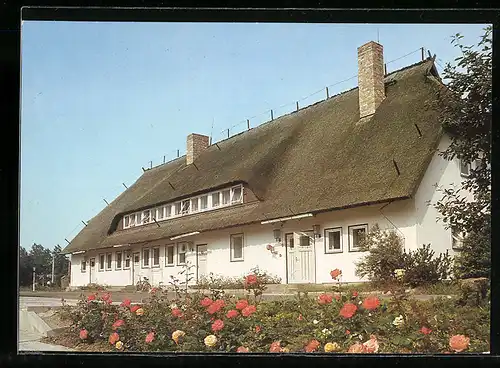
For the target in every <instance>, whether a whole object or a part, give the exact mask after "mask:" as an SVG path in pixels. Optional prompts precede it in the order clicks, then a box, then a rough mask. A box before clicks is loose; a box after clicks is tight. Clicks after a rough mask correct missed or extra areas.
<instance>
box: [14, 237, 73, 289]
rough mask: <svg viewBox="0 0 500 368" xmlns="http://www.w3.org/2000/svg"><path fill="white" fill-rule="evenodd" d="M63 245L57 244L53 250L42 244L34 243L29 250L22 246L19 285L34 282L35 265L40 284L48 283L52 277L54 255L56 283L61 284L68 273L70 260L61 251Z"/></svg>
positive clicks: (28, 284)
mask: <svg viewBox="0 0 500 368" xmlns="http://www.w3.org/2000/svg"><path fill="white" fill-rule="evenodd" d="M61 250H62V249H61V247H60V246H59V245H56V246H55V247H54V249H53V250H50V249H48V248H44V247H43V246H42V245H40V244H36V243H35V244H33V246H32V247H31V250H30V251H29V252H28V251H27V250H26V249H25V248H23V247H21V248H20V250H19V286H31V285H32V284H33V267H35V275H36V282H37V284H38V285H47V282H48V281H51V278H52V258H53V257H54V285H55V286H61V277H62V276H64V275H67V274H68V267H69V260H68V258H66V256H65V255H62V254H60V253H61Z"/></svg>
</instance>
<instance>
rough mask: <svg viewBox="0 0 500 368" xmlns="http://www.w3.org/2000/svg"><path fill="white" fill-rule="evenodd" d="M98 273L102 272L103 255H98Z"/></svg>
mask: <svg viewBox="0 0 500 368" xmlns="http://www.w3.org/2000/svg"><path fill="white" fill-rule="evenodd" d="M99 271H104V254H99Z"/></svg>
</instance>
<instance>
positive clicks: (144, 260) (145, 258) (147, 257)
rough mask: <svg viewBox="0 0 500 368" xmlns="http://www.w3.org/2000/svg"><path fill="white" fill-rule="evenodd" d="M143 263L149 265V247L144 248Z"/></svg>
mask: <svg viewBox="0 0 500 368" xmlns="http://www.w3.org/2000/svg"><path fill="white" fill-rule="evenodd" d="M142 263H143V265H144V266H149V249H144V250H143V252H142Z"/></svg>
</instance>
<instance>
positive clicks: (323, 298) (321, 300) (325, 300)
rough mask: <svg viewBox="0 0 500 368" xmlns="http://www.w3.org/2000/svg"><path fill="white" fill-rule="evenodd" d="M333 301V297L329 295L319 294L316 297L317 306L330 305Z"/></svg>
mask: <svg viewBox="0 0 500 368" xmlns="http://www.w3.org/2000/svg"><path fill="white" fill-rule="evenodd" d="M332 300H333V295H331V294H321V295H320V296H319V297H318V304H330V303H331V302H332Z"/></svg>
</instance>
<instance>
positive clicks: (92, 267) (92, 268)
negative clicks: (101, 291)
mask: <svg viewBox="0 0 500 368" xmlns="http://www.w3.org/2000/svg"><path fill="white" fill-rule="evenodd" d="M89 263H90V267H89V270H90V281H89V282H90V283H91V284H95V281H96V277H95V276H96V274H95V272H96V270H95V258H90V262H89Z"/></svg>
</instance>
